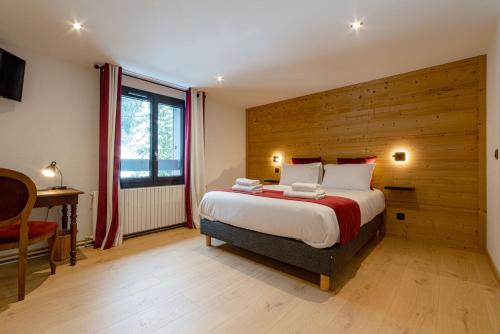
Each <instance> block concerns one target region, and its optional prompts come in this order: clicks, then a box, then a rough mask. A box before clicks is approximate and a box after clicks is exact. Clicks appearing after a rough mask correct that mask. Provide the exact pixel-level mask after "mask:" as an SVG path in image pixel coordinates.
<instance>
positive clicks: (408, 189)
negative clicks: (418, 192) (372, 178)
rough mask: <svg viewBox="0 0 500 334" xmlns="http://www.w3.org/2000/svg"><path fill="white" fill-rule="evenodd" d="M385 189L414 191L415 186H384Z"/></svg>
mask: <svg viewBox="0 0 500 334" xmlns="http://www.w3.org/2000/svg"><path fill="white" fill-rule="evenodd" d="M384 189H387V190H400V191H414V190H415V187H400V186H385V187H384Z"/></svg>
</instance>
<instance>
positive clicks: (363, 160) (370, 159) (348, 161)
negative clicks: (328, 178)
mask: <svg viewBox="0 0 500 334" xmlns="http://www.w3.org/2000/svg"><path fill="white" fill-rule="evenodd" d="M376 161H377V157H376V156H375V157H366V158H337V163H338V164H339V165H345V164H374V163H375V162H376Z"/></svg>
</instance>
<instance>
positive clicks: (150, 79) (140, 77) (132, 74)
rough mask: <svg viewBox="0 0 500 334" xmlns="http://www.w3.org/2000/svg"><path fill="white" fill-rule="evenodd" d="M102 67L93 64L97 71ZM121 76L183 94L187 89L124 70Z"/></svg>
mask: <svg viewBox="0 0 500 334" xmlns="http://www.w3.org/2000/svg"><path fill="white" fill-rule="evenodd" d="M102 66H103V65H98V64H95V65H94V68H95V69H96V70H97V69H101V68H102ZM122 75H126V76H127V77H130V78H134V79H139V80H143V81H146V82H150V83H152V84H155V85H160V86H163V87H167V88H171V89H175V90H178V91H181V92H184V93H186V92H187V91H188V88H186V87H183V86H180V85H175V84H171V83H169V82H163V81H160V80H156V79H153V78H150V77H147V76H145V75H140V74H137V73H134V72H132V71H128V70H125V69H122Z"/></svg>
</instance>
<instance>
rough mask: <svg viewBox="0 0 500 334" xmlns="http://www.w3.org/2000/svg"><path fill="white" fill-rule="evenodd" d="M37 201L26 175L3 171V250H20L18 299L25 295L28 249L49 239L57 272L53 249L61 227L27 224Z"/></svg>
mask: <svg viewBox="0 0 500 334" xmlns="http://www.w3.org/2000/svg"><path fill="white" fill-rule="evenodd" d="M35 201H36V187H35V184H34V183H33V181H31V179H30V178H29V177H27V176H26V175H24V174H22V173H19V172H16V171H13V170H10V169H4V168H0V251H1V250H7V249H16V248H18V249H19V264H18V300H23V299H24V295H25V292H26V265H27V259H28V246H29V245H32V244H35V243H38V242H42V241H45V240H47V241H48V244H49V253H50V257H49V261H50V274H51V275H54V274H55V273H56V263H55V261H54V249H55V240H56V233H57V226H58V224H57V223H55V222H45V221H28V217H29V215H30V213H31V210H32V209H33V205H34V204H35Z"/></svg>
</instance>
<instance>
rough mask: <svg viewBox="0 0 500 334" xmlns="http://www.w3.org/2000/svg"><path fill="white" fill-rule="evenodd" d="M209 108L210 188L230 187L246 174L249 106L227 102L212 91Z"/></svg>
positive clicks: (207, 105) (208, 177) (207, 158)
mask: <svg viewBox="0 0 500 334" xmlns="http://www.w3.org/2000/svg"><path fill="white" fill-rule="evenodd" d="M205 109H206V111H205V132H206V133H205V163H206V182H207V189H208V190H214V189H221V188H228V187H230V186H231V185H232V184H233V183H234V180H235V179H236V178H237V177H243V176H245V159H246V158H245V154H246V150H245V147H246V114H245V109H243V108H239V107H234V106H230V105H227V104H224V102H222V101H221V99H218V98H217V97H216V96H214V95H212V94H211V93H210V91H209V92H208V93H207V99H206V107H205Z"/></svg>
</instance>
